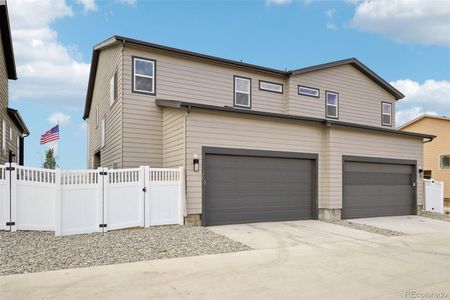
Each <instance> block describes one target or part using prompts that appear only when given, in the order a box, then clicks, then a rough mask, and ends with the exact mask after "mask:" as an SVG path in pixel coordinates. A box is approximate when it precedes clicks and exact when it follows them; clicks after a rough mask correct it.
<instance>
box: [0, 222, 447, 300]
mask: <svg viewBox="0 0 450 300" xmlns="http://www.w3.org/2000/svg"><path fill="white" fill-rule="evenodd" d="M272 224H275V223H272ZM326 225H331V226H337V225H333V224H326ZM274 226H275V227H277V225H274ZM283 226H286V225H283ZM305 226H306V225H305ZM320 226H321V224H318V230H317V231H316V232H317V235H318V236H320V235H321V234H324V233H323V232H324V231H329V230H330V229H327V230H325V229H323V228H322V229H321V228H320ZM306 227H308V228H309V229H303V230H306V231H308V230H310V231H311V234H310V235H309V237H308V238H311V239H314V237H313V235H314V234H313V229H314V226H313V224H311V223H309V225H307V226H306ZM342 228H343V229H341V228H334V229H332V231H337V232H339V231H340V230H344V231H346V230H350V231H351V232H345V233H343V232H341V233H337V234H336V235H335V237H334V240H330V241H329V242H327V241H325V240H320V239H318V240H320V241H318V242H314V243H303V242H301V241H302V239H301V238H300V239H298V241H297V243H292V244H290V243H286V244H285V245H284V246H283V245H282V244H276V243H275V242H273V241H272V242H271V243H272V245H273V247H261V248H262V249H259V250H253V251H246V252H238V253H228V254H219V255H209V256H198V257H188V258H176V259H165V260H157V261H150V262H140V263H132V264H122V265H112V266H103V267H92V268H84V269H72V270H63V271H55V272H46V273H34V274H23V275H13V276H4V277H0V298H2V299H274V298H283V299H404V298H405V295H406V294H405V293H406V292H410V293H413V292H436V293H438V292H443V293H447V295H450V259H449V258H450V232H445V233H431V234H416V235H405V236H399V237H375V236H366V237H363V238H362V237H361V236H354V237H353V238H352V234H353V231H352V230H351V229H348V228H345V227H342ZM278 232H279V229H278ZM321 232H322V233H321ZM275 235H276V233H275ZM330 235H332V236H333V234H332V233H331V234H330ZM339 235H341V236H342V238H338V236H339ZM305 238H306V237H305ZM283 239H284V240H285V241H286V240H287V239H286V236H285V237H283V238H281V242H283ZM258 243H260V242H258ZM255 244H256V243H255Z"/></svg>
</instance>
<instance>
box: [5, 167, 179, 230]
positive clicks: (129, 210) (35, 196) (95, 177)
mask: <svg viewBox="0 0 450 300" xmlns="http://www.w3.org/2000/svg"><path fill="white" fill-rule="evenodd" d="M184 202H185V197H184V169H183V168H173V169H168V168H150V167H146V166H145V167H140V168H135V169H114V170H108V169H107V168H99V169H97V170H80V171H61V170H48V169H40V168H29V167H22V166H17V165H15V164H11V166H10V165H9V164H8V165H0V222H1V223H0V229H3V230H10V231H16V230H49V231H55V234H56V235H58V236H59V235H70V234H81V233H90V232H105V231H107V230H114V229H122V228H130V227H148V226H151V225H166V224H183V219H184Z"/></svg>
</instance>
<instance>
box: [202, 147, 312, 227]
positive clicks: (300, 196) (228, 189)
mask: <svg viewBox="0 0 450 300" xmlns="http://www.w3.org/2000/svg"><path fill="white" fill-rule="evenodd" d="M203 188H204V202H203V224H204V225H220V224H236V223H251V222H261V221H281V220H299V219H311V218H314V213H315V205H314V202H315V201H314V199H315V160H314V159H302V158H292V157H276V156H274V155H271V156H263V154H262V153H260V152H257V151H256V152H255V151H253V152H251V155H236V154H232V155H230V154H219V153H206V154H205V156H204V182H203Z"/></svg>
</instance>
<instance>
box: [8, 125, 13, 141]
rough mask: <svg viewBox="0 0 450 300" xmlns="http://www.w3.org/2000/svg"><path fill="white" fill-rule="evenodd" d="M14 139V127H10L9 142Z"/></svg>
mask: <svg viewBox="0 0 450 300" xmlns="http://www.w3.org/2000/svg"><path fill="white" fill-rule="evenodd" d="M12 138H13V132H12V127H11V126H10V127H9V140H10V141H11V140H12Z"/></svg>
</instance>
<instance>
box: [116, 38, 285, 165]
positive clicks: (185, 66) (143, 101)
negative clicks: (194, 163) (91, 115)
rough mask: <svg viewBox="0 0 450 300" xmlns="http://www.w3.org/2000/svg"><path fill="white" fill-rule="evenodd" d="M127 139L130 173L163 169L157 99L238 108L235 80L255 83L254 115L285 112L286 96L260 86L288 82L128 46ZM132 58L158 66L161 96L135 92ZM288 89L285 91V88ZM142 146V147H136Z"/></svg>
mask: <svg viewBox="0 0 450 300" xmlns="http://www.w3.org/2000/svg"><path fill="white" fill-rule="evenodd" d="M124 49H125V50H124V57H123V64H124V79H123V80H124V104H123V115H124V116H123V123H124V125H123V130H124V131H123V135H124V165H125V166H126V167H132V166H137V165H139V164H149V165H151V166H154V167H160V166H162V164H163V144H162V136H163V132H162V130H163V129H162V110H161V109H160V108H159V107H157V106H156V105H155V99H156V98H158V99H170V100H181V101H188V102H195V103H203V104H210V105H218V106H233V75H238V76H243V77H249V78H251V79H252V109H254V110H262V111H271V112H276V113H282V112H283V102H284V97H283V95H282V94H277V93H271V92H266V91H260V90H259V80H266V81H271V82H277V83H282V84H285V81H284V79H283V78H282V77H279V78H277V77H275V78H273V77H270V76H267V75H261V74H258V73H256V72H250V71H243V70H241V69H237V68H231V67H224V66H222V65H219V64H217V63H204V62H201V61H199V60H198V59H192V58H186V57H180V56H174V55H173V54H170V53H162V52H160V51H157V50H152V51H150V50H148V49H142V48H139V47H134V46H129V45H125V48H124ZM132 56H138V57H143V58H149V59H153V60H156V96H151V95H144V94H137V93H133V92H132ZM284 88H285V87H284ZM138 140H139V143H136V141H138Z"/></svg>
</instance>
